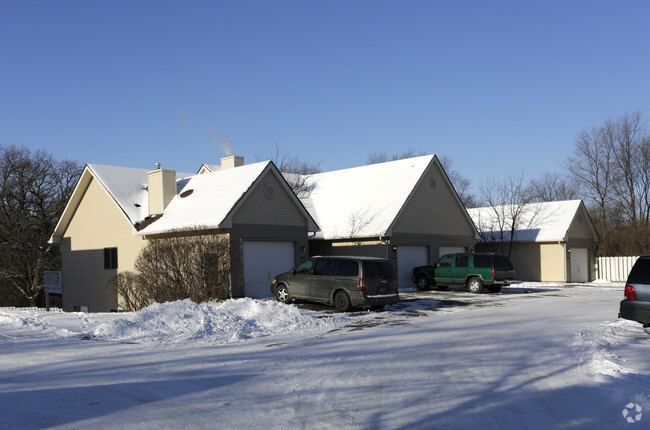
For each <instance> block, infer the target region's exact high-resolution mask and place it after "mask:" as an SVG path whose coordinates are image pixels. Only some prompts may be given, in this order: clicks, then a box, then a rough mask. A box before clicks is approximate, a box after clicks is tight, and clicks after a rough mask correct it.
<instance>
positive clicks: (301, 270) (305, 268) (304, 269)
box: [295, 260, 312, 275]
mask: <svg viewBox="0 0 650 430" xmlns="http://www.w3.org/2000/svg"><path fill="white" fill-rule="evenodd" d="M311 266H312V261H311V260H305V261H303V262H302V263H300V264H299V265H298V267H296V271H295V273H296V274H303V275H305V274H309V273H311Z"/></svg>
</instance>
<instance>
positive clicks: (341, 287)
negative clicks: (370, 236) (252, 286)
mask: <svg viewBox="0 0 650 430" xmlns="http://www.w3.org/2000/svg"><path fill="white" fill-rule="evenodd" d="M271 292H272V293H273V295H274V296H275V297H276V298H277V299H278V301H280V302H283V303H291V302H292V301H293V300H306V301H310V302H317V303H324V304H326V305H329V306H331V305H334V307H335V308H336V309H337V310H338V311H342V312H346V311H349V310H351V309H352V308H357V307H371V308H372V309H382V308H383V307H384V306H385V305H388V304H393V303H396V302H397V301H398V300H399V293H398V291H397V277H396V276H395V272H394V270H393V268H392V266H391V265H390V263H389V262H388V260H385V259H381V258H372V257H347V256H345V257H344V256H341V257H329V256H328V257H321V256H318V257H312V258H309V259H307V260H304V261H303V262H301V263H300V264H298V265H297V266H296V267H294V268H293V269H291V270H290V271H289V272H286V273H282V274H280V275H277V276H276V277H275V279H273V281H272V283H271Z"/></svg>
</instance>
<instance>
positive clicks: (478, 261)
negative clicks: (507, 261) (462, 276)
mask: <svg viewBox="0 0 650 430" xmlns="http://www.w3.org/2000/svg"><path fill="white" fill-rule="evenodd" d="M474 267H481V268H490V267H492V260H491V259H490V256H489V255H480V254H476V255H474Z"/></svg>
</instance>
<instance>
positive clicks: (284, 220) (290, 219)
mask: <svg viewBox="0 0 650 430" xmlns="http://www.w3.org/2000/svg"><path fill="white" fill-rule="evenodd" d="M269 184H270V185H273V187H274V189H275V196H274V197H273V198H268V197H267V196H266V195H265V193H264V187H266V186H267V185H269ZM235 223H237V224H265V225H269V224H270V225H282V226H306V225H307V220H306V219H305V217H304V216H303V214H302V213H301V212H300V209H299V208H298V207H297V206H296V204H295V203H294V201H293V200H292V198H291V197H290V196H289V195H287V193H286V192H285V191H284V187H283V185H282V184H280V182H279V181H278V179H277V178H276V177H275V175H273V174H272V173H270V172H269V173H267V174H266V176H264V178H262V180H261V182H260V183H259V184H258V185H257V187H256V188H255V189H254V190H252V191H251V194H250V195H249V196H248V198H247V199H246V201H245V202H244V204H243V205H242V206H241V207H240V208H239V209H238V210H237V213H236V214H234V215H233V224H235Z"/></svg>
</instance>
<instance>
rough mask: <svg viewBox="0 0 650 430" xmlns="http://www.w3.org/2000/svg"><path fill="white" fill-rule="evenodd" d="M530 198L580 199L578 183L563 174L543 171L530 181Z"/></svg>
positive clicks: (535, 199) (547, 199) (548, 199)
mask: <svg viewBox="0 0 650 430" xmlns="http://www.w3.org/2000/svg"><path fill="white" fill-rule="evenodd" d="M530 186H531V193H532V195H531V199H532V200H533V201H537V202H557V201H562V200H577V199H580V195H581V190H580V184H579V183H576V182H575V181H571V180H570V179H568V178H567V177H566V176H565V175H562V176H561V175H560V174H554V173H548V172H547V173H544V174H542V175H541V176H540V177H539V178H537V179H533V180H532V181H531V183H530Z"/></svg>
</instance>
